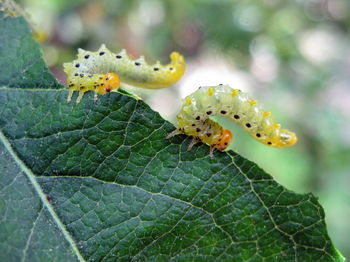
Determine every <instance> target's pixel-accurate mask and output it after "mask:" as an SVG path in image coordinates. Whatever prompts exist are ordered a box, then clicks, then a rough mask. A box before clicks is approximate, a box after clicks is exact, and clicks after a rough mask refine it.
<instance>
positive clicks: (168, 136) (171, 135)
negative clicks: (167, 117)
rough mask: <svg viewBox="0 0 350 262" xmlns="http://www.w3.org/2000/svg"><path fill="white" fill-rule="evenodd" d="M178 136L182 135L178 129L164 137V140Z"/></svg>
mask: <svg viewBox="0 0 350 262" xmlns="http://www.w3.org/2000/svg"><path fill="white" fill-rule="evenodd" d="M179 134H182V133H180V132H179V130H178V129H175V130H174V131H173V132H171V133H170V134H169V135H167V136H166V139H169V138H172V137H174V136H176V135H179Z"/></svg>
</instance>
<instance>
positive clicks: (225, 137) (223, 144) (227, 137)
mask: <svg viewBox="0 0 350 262" xmlns="http://www.w3.org/2000/svg"><path fill="white" fill-rule="evenodd" d="M231 141H232V133H231V132H230V130H227V129H224V130H223V131H222V134H221V137H220V141H219V143H217V144H216V146H215V148H216V149H218V150H220V151H222V150H225V149H226V148H227V147H228V146H229V145H230V143H231Z"/></svg>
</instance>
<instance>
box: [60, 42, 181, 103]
mask: <svg viewBox="0 0 350 262" xmlns="http://www.w3.org/2000/svg"><path fill="white" fill-rule="evenodd" d="M170 59H171V62H170V63H169V64H167V65H161V64H160V63H159V61H158V62H157V63H156V64H154V65H148V64H147V63H146V61H145V59H144V57H143V56H141V57H139V58H138V59H135V60H134V59H131V58H130V57H129V56H128V55H127V53H126V50H125V49H122V50H121V51H120V52H119V53H117V54H114V53H112V52H111V51H109V50H108V49H107V48H106V46H105V45H101V47H100V48H99V49H98V50H97V51H96V52H90V51H85V50H83V49H81V48H79V49H78V58H77V59H76V60H74V61H73V62H70V63H65V64H64V65H63V66H64V71H65V72H66V74H67V75H68V79H67V84H68V88H69V94H68V99H67V102H68V103H70V101H71V99H72V95H73V92H74V91H78V92H79V96H78V98H77V101H76V103H77V104H78V103H79V102H80V101H81V99H82V97H83V95H84V93H85V92H87V91H94V92H95V95H94V101H96V100H97V95H98V94H100V95H104V94H106V93H109V92H110V91H112V90H114V89H117V88H119V87H120V82H122V83H126V84H129V85H133V86H137V87H142V88H148V89H159V88H165V87H168V86H171V85H173V84H175V83H176V82H177V81H178V80H180V78H181V77H182V75H183V74H184V72H185V69H186V65H185V60H184V58H183V56H182V55H180V54H179V53H177V52H173V53H171V55H170Z"/></svg>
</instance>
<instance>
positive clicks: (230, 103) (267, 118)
mask: <svg viewBox="0 0 350 262" xmlns="http://www.w3.org/2000/svg"><path fill="white" fill-rule="evenodd" d="M210 116H221V117H225V118H228V119H229V120H231V121H232V122H235V123H236V124H237V125H239V126H240V127H241V128H243V129H244V130H245V131H246V132H247V133H248V134H249V135H250V136H252V137H253V138H254V139H255V140H257V141H259V142H260V143H263V144H265V145H267V146H271V147H275V148H284V147H289V146H293V145H294V144H295V143H296V142H297V137H296V135H295V134H294V133H293V132H290V131H288V130H286V129H282V128H281V127H280V125H279V124H276V123H274V121H273V119H272V117H271V113H270V112H266V111H265V110H264V109H263V108H262V107H261V106H260V105H258V104H257V101H256V100H253V99H251V98H250V97H249V96H248V94H246V93H243V92H241V91H240V90H238V89H232V88H231V87H230V86H227V85H226V86H224V85H219V86H206V87H201V88H199V89H198V90H197V91H196V92H194V93H193V94H191V95H189V96H187V97H186V98H185V102H184V104H183V105H182V107H181V110H180V112H179V114H178V116H177V122H178V128H177V129H176V130H175V131H174V132H173V133H171V134H170V135H169V136H173V135H175V134H187V135H189V136H193V137H194V139H195V140H196V141H197V140H199V141H202V142H203V143H207V144H209V145H210V146H211V150H210V155H211V157H212V154H213V150H214V149H218V150H220V151H222V150H225V149H226V148H227V147H228V146H229V144H230V143H231V141H232V133H231V132H230V131H229V130H226V129H223V128H222V127H221V126H220V125H219V124H218V123H216V122H214V121H213V120H211V119H210ZM192 146H193V145H192V143H191V147H192Z"/></svg>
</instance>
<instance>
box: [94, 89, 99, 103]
mask: <svg viewBox="0 0 350 262" xmlns="http://www.w3.org/2000/svg"><path fill="white" fill-rule="evenodd" d="M97 99H98V94H97V93H96V92H95V93H94V103H96V101H97Z"/></svg>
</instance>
